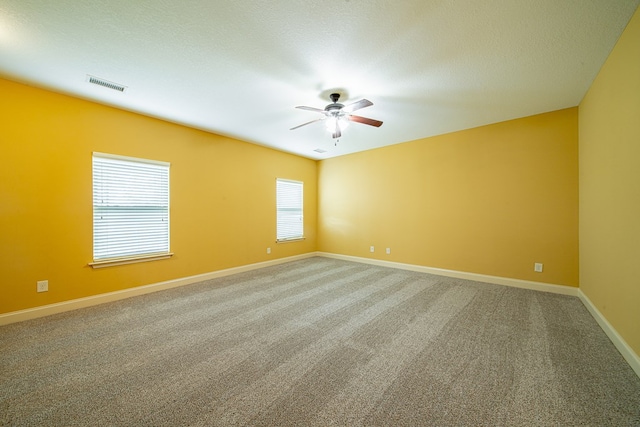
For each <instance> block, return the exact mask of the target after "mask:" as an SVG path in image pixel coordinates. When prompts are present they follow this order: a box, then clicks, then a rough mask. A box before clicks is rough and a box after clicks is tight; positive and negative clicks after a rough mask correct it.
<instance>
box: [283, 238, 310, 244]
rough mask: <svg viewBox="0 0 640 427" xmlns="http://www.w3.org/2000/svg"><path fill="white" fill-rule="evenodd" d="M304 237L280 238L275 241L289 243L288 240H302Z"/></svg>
mask: <svg viewBox="0 0 640 427" xmlns="http://www.w3.org/2000/svg"><path fill="white" fill-rule="evenodd" d="M304 239H306V237H294V238H291V239H280V240H276V243H290V242H300V241H302V240H304Z"/></svg>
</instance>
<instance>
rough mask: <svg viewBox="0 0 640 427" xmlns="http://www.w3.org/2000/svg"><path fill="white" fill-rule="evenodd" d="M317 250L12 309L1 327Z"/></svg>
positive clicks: (0, 319) (1, 317) (308, 255)
mask: <svg viewBox="0 0 640 427" xmlns="http://www.w3.org/2000/svg"><path fill="white" fill-rule="evenodd" d="M316 255H317V254H316V252H310V253H306V254H302V255H295V256H291V257H286V258H279V259H274V260H271V261H264V262H259V263H255V264H248V265H242V266H240V267H233V268H228V269H225V270H218V271H212V272H210V273H204V274H198V275H195V276H189V277H183V278H180V279H174V280H167V281H166V282H159V283H152V284H150V285H144V286H138V287H135V288H130V289H123V290H120V291H115V292H108V293H105V294H99V295H92V296H89V297H84V298H78V299H73V300H69V301H62V302H59V303H55V304H48V305H43V306H40V307H34V308H28V309H25V310H19V311H12V312H9V313H4V314H0V326H1V325H8V324H9V323H16V322H22V321H24V320H30V319H36V318H38V317H44V316H49V315H51V314H57V313H63V312H65V311H70V310H76V309H78V308H85V307H90V306H93V305H98V304H104V303H107V302H112V301H118V300H121V299H125V298H130V297H134V296H138V295H144V294H149V293H152V292H157V291H162V290H165V289H171V288H177V287H179V286H185V285H190V284H193V283H197V282H202V281H204V280H210V279H215V278H218V277H224V276H230V275H232V274H237V273H243V272H245V271H251V270H257V269H259V268H264V267H269V266H272V265H278V264H284V263H286V262H291V261H296V260H300V259H305V258H311V257H314V256H316Z"/></svg>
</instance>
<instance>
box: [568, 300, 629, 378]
mask: <svg viewBox="0 0 640 427" xmlns="http://www.w3.org/2000/svg"><path fill="white" fill-rule="evenodd" d="M578 296H579V298H580V300H581V301H582V303H583V304H584V306H585V307H586V308H587V310H589V313H591V316H593V318H594V319H596V322H598V325H600V327H601V328H602V330H603V331H604V333H605V334H607V336H608V337H609V339H610V340H611V342H612V343H613V345H614V346H615V347H616V348H617V349H618V351H619V352H620V354H621V355H622V357H624V359H625V360H626V361H627V363H628V364H629V366H631V369H633V370H634V371H635V373H636V375H638V377H640V357H639V356H638V355H637V354H636V352H634V351H633V349H632V348H631V347H630V346H629V344H627V342H626V341H625V340H624V339H623V338H622V337H621V336H620V334H619V333H618V331H616V330H615V328H614V327H613V326H611V323H609V321H608V320H607V319H606V318H605V317H604V316H603V315H602V313H600V310H598V309H597V308H596V306H595V305H593V303H592V302H591V300H590V299H589V298H588V297H587V296H586V295H585V294H584V292H582V291H579V292H578Z"/></svg>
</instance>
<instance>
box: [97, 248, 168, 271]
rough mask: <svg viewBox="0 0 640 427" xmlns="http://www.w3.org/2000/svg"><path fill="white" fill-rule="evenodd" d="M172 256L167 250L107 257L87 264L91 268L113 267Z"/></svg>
mask: <svg viewBox="0 0 640 427" xmlns="http://www.w3.org/2000/svg"><path fill="white" fill-rule="evenodd" d="M172 256H173V252H167V253H162V254H153V255H143V256H135V257H123V258H109V259H104V260H100V261H94V262H90V263H89V265H90V266H91V267H92V268H105V267H115V266H117V265H126V264H135V263H138V262H148V261H157V260H160V259H167V258H171V257H172Z"/></svg>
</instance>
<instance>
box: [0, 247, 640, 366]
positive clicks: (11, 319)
mask: <svg viewBox="0 0 640 427" xmlns="http://www.w3.org/2000/svg"><path fill="white" fill-rule="evenodd" d="M314 256H322V257H325V258H334V259H341V260H345V261H353V262H360V263H364V264H372V265H379V266H381V267H390V268H398V269H402V270H410V271H416V272H420V273H429V274H436V275H439V276H446V277H454V278H458V279H466V280H474V281H478V282H484V283H492V284H496V285H505V286H513V287H516V288H523V289H531V290H535V291H542V292H551V293H557V294H563V295H571V296H577V297H579V298H580V300H581V301H582V303H583V304H584V305H585V307H586V308H587V310H588V311H589V313H590V314H591V315H592V316H593V318H594V319H595V320H596V322H598V324H599V325H600V327H601V328H602V330H603V331H604V332H605V333H606V334H607V336H608V337H609V339H610V340H611V342H612V343H613V344H614V345H615V347H616V348H617V349H618V351H619V352H620V354H622V356H623V357H624V359H625V360H626V361H627V363H629V365H630V366H631V368H632V369H633V370H634V371H635V373H636V374H637V375H638V376H639V377H640V357H638V355H637V354H636V353H635V352H634V351H633V349H631V347H630V346H629V345H628V344H627V343H626V341H625V340H624V339H623V338H622V337H621V336H620V334H618V332H617V331H616V330H615V329H614V328H613V326H611V324H610V323H609V322H608V321H607V319H605V317H604V316H603V315H602V313H600V311H599V310H598V309H597V308H596V307H595V306H594V305H593V303H592V302H591V300H589V298H588V297H587V296H586V295H585V294H584V293H583V292H582V291H581V290H580V289H578V288H574V287H570V286H563V285H553V284H548V283H540V282H533V281H528V280H520V279H510V278H507V277H499V276H488V275H484V274H477V273H467V272H464V271H455V270H446V269H441V268H434V267H425V266H421V265H415V264H403V263H399V262H391V261H383V260H376V259H370V258H362V257H356V256H350V255H340V254H332V253H328V252H309V253H306V254H302V255H295V256H291V257H286V258H279V259H275V260H271V261H265V262H259V263H255V264H248V265H243V266H239V267H233V268H228V269H225V270H218V271H212V272H210V273H204V274H198V275H195V276H189V277H183V278H180V279H175V280H168V281H165V282H159V283H153V284H150V285H144V286H139V287H136V288H131V289H123V290H121V291H115V292H109V293H105V294H99V295H93V296H90V297H85V298H78V299H74V300H69V301H63V302H59V303H55V304H49V305H44V306H41V307H34V308H29V309H26V310H19V311H13V312H10V313H4V314H0V326H1V325H7V324H10V323H15V322H21V321H24V320H29V319H36V318H38V317H44V316H49V315H51V314H57V313H62V312H65V311H70V310H75V309H78V308H84V307H90V306H93V305H98V304H104V303H107V302H112V301H118V300H121V299H125V298H130V297H134V296H138V295H144V294H148V293H152V292H157V291H162V290H165V289H171V288H176V287H179V286H185V285H190V284H193V283H198V282H202V281H204V280H210V279H215V278H218V277H225V276H230V275H232V274H237V273H243V272H246V271H251V270H257V269H260V268H264V267H270V266H272V265H278V264H284V263H286V262H291V261H296V260H301V259H306V258H312V257H314Z"/></svg>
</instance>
